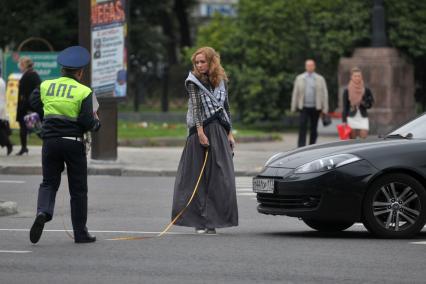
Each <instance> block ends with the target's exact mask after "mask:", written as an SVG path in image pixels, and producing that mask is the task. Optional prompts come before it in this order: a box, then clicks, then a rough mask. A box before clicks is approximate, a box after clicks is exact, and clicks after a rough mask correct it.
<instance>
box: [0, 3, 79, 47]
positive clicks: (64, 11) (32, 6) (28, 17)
mask: <svg viewBox="0 0 426 284" xmlns="http://www.w3.org/2000/svg"><path fill="white" fill-rule="evenodd" d="M77 4H78V2H77V1H72V0H64V1H55V0H34V1H28V0H26V1H15V0H2V1H0V48H3V49H4V48H6V47H9V48H10V49H15V48H17V46H18V44H19V43H20V42H22V41H23V40H25V39H26V38H28V37H31V36H36V37H42V38H44V39H46V40H48V41H49V42H50V43H51V44H52V45H53V47H54V48H55V50H62V49H64V48H65V47H67V46H69V45H72V44H74V45H75V44H76V43H78V16H77V15H78V5H77ZM28 47H30V48H31V49H32V50H43V51H46V47H45V46H44V45H39V44H35V45H33V46H32V45H29V46H28Z"/></svg>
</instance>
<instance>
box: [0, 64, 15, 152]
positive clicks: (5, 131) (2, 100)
mask: <svg viewBox="0 0 426 284" xmlns="http://www.w3.org/2000/svg"><path fill="white" fill-rule="evenodd" d="M1 71H2V70H1V67H0V146H1V147H2V148H3V147H5V146H6V154H7V155H8V156H9V155H10V153H12V150H13V146H12V143H11V142H10V139H9V136H10V134H11V131H10V127H9V120H8V119H7V114H6V83H5V82H4V80H3V78H2V76H1V75H2V74H1Z"/></svg>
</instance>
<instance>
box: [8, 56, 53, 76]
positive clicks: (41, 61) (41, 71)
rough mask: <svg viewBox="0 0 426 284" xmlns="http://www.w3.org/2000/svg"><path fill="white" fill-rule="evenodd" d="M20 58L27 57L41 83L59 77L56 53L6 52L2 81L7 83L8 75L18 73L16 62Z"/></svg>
mask: <svg viewBox="0 0 426 284" xmlns="http://www.w3.org/2000/svg"><path fill="white" fill-rule="evenodd" d="M22 56H28V57H29V58H31V59H32V60H33V62H34V70H35V71H36V72H37V73H38V75H39V76H40V78H41V80H42V81H44V80H48V79H54V78H57V77H59V76H61V67H60V66H59V64H58V63H57V62H56V58H57V57H58V52H26V51H23V52H6V53H5V54H4V61H3V62H4V64H3V68H4V69H3V79H4V80H5V81H7V79H8V78H9V75H10V74H12V73H20V71H19V68H18V61H19V58H20V57H22Z"/></svg>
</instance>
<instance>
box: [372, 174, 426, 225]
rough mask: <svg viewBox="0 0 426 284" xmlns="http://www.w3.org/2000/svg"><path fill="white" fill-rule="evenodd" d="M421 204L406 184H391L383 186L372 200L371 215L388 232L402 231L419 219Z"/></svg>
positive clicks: (413, 191) (414, 192) (416, 195)
mask: <svg viewBox="0 0 426 284" xmlns="http://www.w3.org/2000/svg"><path fill="white" fill-rule="evenodd" d="M420 213H421V203H420V198H419V196H418V194H417V193H416V191H415V190H414V189H413V188H412V187H411V186H410V185H408V184H404V183H401V182H391V183H388V184H386V185H383V186H382V187H381V188H380V190H378V191H377V192H376V194H375V195H374V198H373V215H374V217H375V218H376V221H377V222H378V224H380V226H381V227H383V228H385V229H386V230H388V231H394V232H398V231H404V230H407V229H409V228H410V227H412V226H413V225H414V224H415V223H416V222H417V220H418V218H419V217H420Z"/></svg>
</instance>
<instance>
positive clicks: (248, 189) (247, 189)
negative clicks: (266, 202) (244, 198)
mask: <svg viewBox="0 0 426 284" xmlns="http://www.w3.org/2000/svg"><path fill="white" fill-rule="evenodd" d="M237 191H238V192H242V191H247V192H253V189H251V188H238V187H237Z"/></svg>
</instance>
